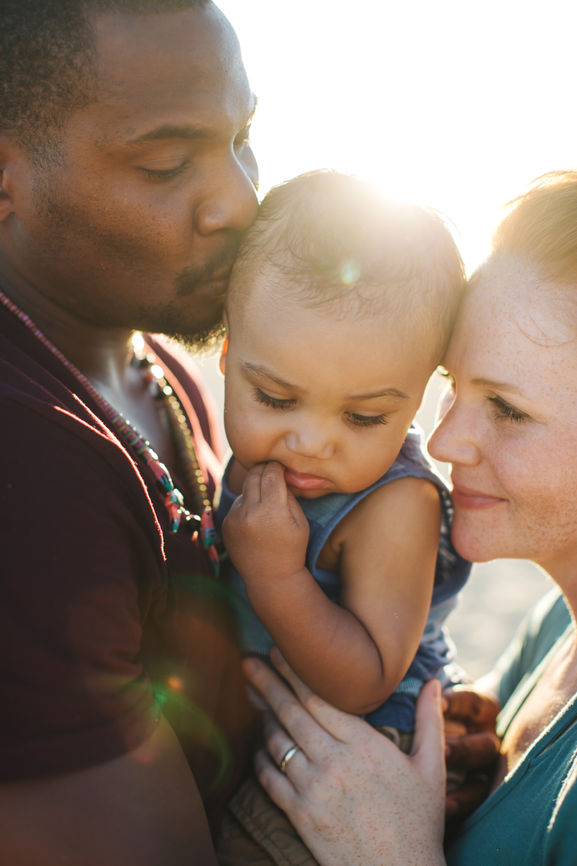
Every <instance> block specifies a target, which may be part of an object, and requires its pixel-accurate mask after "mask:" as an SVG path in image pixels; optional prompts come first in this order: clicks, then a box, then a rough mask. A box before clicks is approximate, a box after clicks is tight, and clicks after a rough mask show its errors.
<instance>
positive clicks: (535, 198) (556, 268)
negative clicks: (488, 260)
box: [492, 171, 577, 284]
mask: <svg viewBox="0 0 577 866" xmlns="http://www.w3.org/2000/svg"><path fill="white" fill-rule="evenodd" d="M506 210H507V213H506V216H505V217H504V219H503V220H502V222H501V223H500V225H499V226H498V227H497V230H496V231H495V234H494V235H493V243H492V257H493V258H494V257H496V256H518V257H520V258H523V259H525V260H526V261H528V262H530V263H531V264H533V265H535V266H536V267H537V268H538V270H539V273H540V274H541V276H542V277H543V278H544V279H547V280H552V281H556V282H565V283H573V284H577V171H558V172H551V173H549V174H545V175H542V176H541V177H539V178H537V179H536V180H535V181H533V183H532V184H531V186H530V187H529V189H528V190H527V191H526V192H525V193H523V194H522V195H520V196H518V197H517V198H515V199H513V201H511V202H509V204H508V205H506Z"/></svg>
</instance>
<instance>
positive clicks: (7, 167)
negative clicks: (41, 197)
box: [0, 132, 27, 223]
mask: <svg viewBox="0 0 577 866" xmlns="http://www.w3.org/2000/svg"><path fill="white" fill-rule="evenodd" d="M26 162H27V159H25V158H24V153H23V151H22V148H21V147H19V146H18V145H17V144H16V143H15V141H14V139H13V138H10V136H8V135H5V134H3V133H1V132H0V223H2V222H4V221H5V220H6V219H8V217H9V216H10V214H12V213H14V202H15V199H16V195H17V192H18V185H19V179H20V178H21V177H22V176H23V174H22V168H23V166H24V165H25V164H26Z"/></svg>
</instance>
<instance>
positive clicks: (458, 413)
mask: <svg viewBox="0 0 577 866" xmlns="http://www.w3.org/2000/svg"><path fill="white" fill-rule="evenodd" d="M427 448H428V450H429V454H430V455H431V457H434V459H435V460H439V461H440V462H442V463H453V464H461V465H468V466H474V465H475V464H477V463H478V462H479V461H480V459H481V452H480V449H479V443H478V441H477V437H476V435H475V425H474V419H473V418H472V416H471V413H468V412H466V411H465V410H464V409H462V408H461V407H460V405H459V403H458V401H457V400H454V401H453V402H452V404H451V406H450V408H448V409H446V411H445V412H444V414H441V420H440V421H439V423H438V424H437V426H436V427H435V429H434V430H433V432H432V433H431V436H430V437H429V441H428V443H427Z"/></svg>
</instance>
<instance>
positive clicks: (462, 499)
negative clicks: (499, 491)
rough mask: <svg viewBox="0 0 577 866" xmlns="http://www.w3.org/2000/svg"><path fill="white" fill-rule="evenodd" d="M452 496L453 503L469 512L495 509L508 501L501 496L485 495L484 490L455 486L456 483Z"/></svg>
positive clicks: (460, 485)
mask: <svg viewBox="0 0 577 866" xmlns="http://www.w3.org/2000/svg"><path fill="white" fill-rule="evenodd" d="M452 496H453V502H454V503H455V505H456V506H457V507H458V508H464V509H466V510H468V511H475V510H482V509H485V508H494V507H495V506H496V505H501V504H502V503H503V502H506V501H507V500H506V499H503V498H502V497H501V496H491V494H489V493H484V492H483V491H482V490H475V489H474V488H472V487H463V485H462V484H455V483H454V482H453V490H452Z"/></svg>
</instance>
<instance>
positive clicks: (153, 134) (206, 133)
mask: <svg viewBox="0 0 577 866" xmlns="http://www.w3.org/2000/svg"><path fill="white" fill-rule="evenodd" d="M256 106H257V98H256V96H253V101H252V106H251V109H250V112H249V114H248V115H247V119H246V123H245V126H244V128H245V129H246V127H248V126H250V125H251V123H252V121H253V118H254V114H255V111H256ZM241 131H242V130H241ZM213 134H214V133H213V131H212V130H211V129H210V128H208V127H204V126H193V125H191V124H188V123H164V124H162V125H161V126H157V127H155V128H154V129H151V130H149V131H148V132H144V133H142V135H137V136H136V137H135V138H130V139H128V141H127V142H126V143H127V145H128V146H129V147H130V146H132V145H138V144H141V143H146V142H147V141H163V140H165V139H175V138H178V139H184V140H185V141H195V140H198V139H201V138H210V136H211V135H213Z"/></svg>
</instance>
